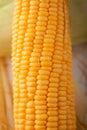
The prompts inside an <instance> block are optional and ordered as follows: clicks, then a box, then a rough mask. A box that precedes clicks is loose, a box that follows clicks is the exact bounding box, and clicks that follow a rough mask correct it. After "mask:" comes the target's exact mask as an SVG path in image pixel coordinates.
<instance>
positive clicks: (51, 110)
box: [45, 1, 58, 130]
mask: <svg viewBox="0 0 87 130" xmlns="http://www.w3.org/2000/svg"><path fill="white" fill-rule="evenodd" d="M57 26H58V1H54V2H53V1H52V2H50V8H49V19H48V30H47V31H48V32H49V33H48V32H47V35H48V38H47V40H48V45H47V48H48V49H49V48H50V52H51V53H52V54H51V55H50V57H51V60H49V62H50V61H51V66H50V68H51V71H50V75H49V85H48V94H47V116H48V118H47V130H57V129H58V106H57V102H58V75H57V73H55V72H54V71H53V69H54V67H53V66H54V64H53V59H54V57H53V56H54V53H55V42H56V41H55V39H56V36H57ZM50 29H51V30H50ZM45 44H46V43H45ZM55 65H57V64H55ZM54 75H55V76H54Z"/></svg>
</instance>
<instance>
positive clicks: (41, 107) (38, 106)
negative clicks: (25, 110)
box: [35, 0, 49, 130]
mask: <svg viewBox="0 0 87 130" xmlns="http://www.w3.org/2000/svg"><path fill="white" fill-rule="evenodd" d="M48 9H49V0H48V1H41V2H40V4H39V13H38V14H39V17H38V24H37V36H38V37H37V39H38V40H41V42H40V43H39V42H38V41H37V44H41V45H42V46H41V53H42V51H43V50H42V49H43V43H44V37H45V33H46V30H47V24H48ZM38 51H39V50H38ZM39 62H40V68H39V71H38V76H37V88H36V93H35V130H40V129H46V118H47V114H46V113H47V106H46V95H47V84H48V74H47V75H46V73H45V70H44V68H42V66H43V67H45V65H42V64H44V59H43V57H42V56H41V54H40V57H39ZM43 87H44V88H43Z"/></svg>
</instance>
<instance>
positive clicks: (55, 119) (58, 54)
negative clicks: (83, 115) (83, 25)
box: [12, 0, 76, 130]
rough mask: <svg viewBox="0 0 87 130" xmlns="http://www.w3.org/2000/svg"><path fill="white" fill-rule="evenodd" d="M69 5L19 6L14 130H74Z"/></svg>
mask: <svg viewBox="0 0 87 130" xmlns="http://www.w3.org/2000/svg"><path fill="white" fill-rule="evenodd" d="M68 24H69V23H68V11H67V1H66V0H37V1H35V0H15V11H14V20H13V37H12V38H13V40H12V42H13V44H12V67H13V76H14V81H13V88H14V122H15V130H75V129H76V123H75V122H76V119H75V107H74V90H73V78H72V54H71V43H70V35H69V25H68Z"/></svg>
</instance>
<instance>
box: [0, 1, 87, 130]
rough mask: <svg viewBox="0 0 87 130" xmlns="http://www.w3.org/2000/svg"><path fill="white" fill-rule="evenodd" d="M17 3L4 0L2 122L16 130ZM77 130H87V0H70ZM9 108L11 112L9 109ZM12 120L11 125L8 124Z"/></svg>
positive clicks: (0, 17) (0, 19)
mask: <svg viewBox="0 0 87 130" xmlns="http://www.w3.org/2000/svg"><path fill="white" fill-rule="evenodd" d="M13 6H14V1H13V0H0V106H1V107H0V112H1V113H0V121H2V120H3V122H2V126H1V130H7V124H8V127H9V129H11V130H13V129H14V125H13V115H12V71H11V58H10V57H11V27H12V17H13ZM69 11H70V29H71V30H70V31H71V41H72V51H73V52H72V53H73V75H74V82H75V102H76V117H77V130H87V69H86V67H87V0H69ZM6 108H7V109H6ZM7 120H8V123H7Z"/></svg>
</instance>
